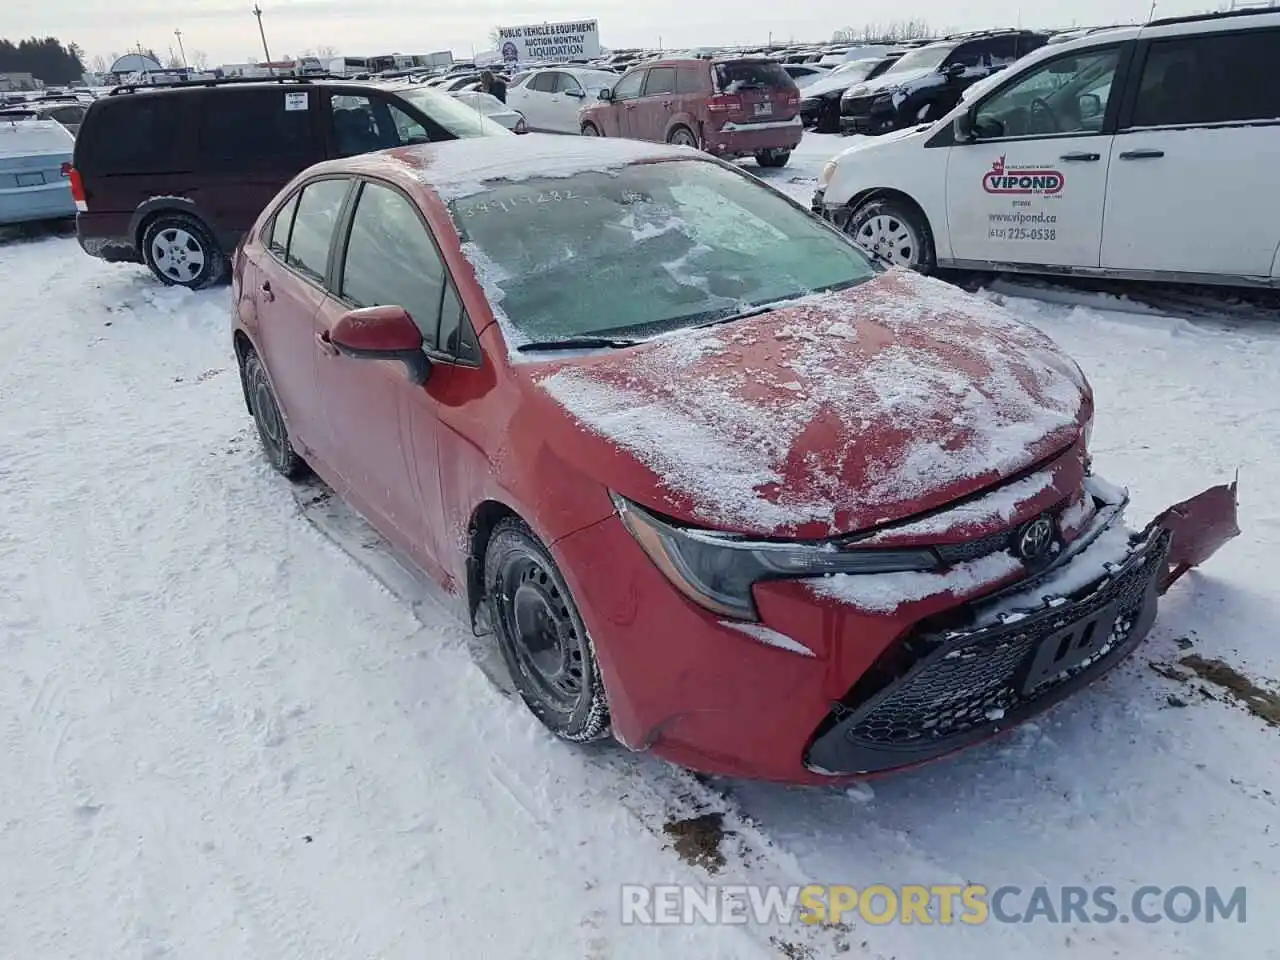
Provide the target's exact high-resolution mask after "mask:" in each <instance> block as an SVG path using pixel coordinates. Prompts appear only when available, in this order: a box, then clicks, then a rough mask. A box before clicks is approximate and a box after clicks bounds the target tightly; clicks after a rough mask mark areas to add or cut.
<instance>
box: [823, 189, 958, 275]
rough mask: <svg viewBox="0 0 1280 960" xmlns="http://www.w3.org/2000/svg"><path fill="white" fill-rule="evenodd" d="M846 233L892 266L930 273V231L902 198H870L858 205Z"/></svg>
mask: <svg viewBox="0 0 1280 960" xmlns="http://www.w3.org/2000/svg"><path fill="white" fill-rule="evenodd" d="M844 229H845V233H847V234H849V236H850V237H852V238H853V240H854V242H855V243H856V244H857V245H858V246H860V247H862V249H863V250H865V251H866V252H867V253H868V254H870V255H871V256H872V257H874V258H875V259H876V260H879V261H880V262H881V263H886V264H888V265H890V266H894V267H908V268H910V269H912V270H917V271H919V272H920V273H932V272H933V269H934V267H935V265H936V259H935V253H934V248H933V232H932V231H931V230H930V229H929V222H928V221H927V220H926V219H925V218H924V216H923V215H921V214H920V213H919V212H918V211H917V210H916V209H915V207H913V206H912V205H911V204H909V203H904V202H903V201H901V200H869V201H867V202H866V203H863V204H861V205H860V206H858V207H857V208H856V209H855V210H854V211H853V214H852V216H850V217H849V221H848V223H846V224H845V228H844Z"/></svg>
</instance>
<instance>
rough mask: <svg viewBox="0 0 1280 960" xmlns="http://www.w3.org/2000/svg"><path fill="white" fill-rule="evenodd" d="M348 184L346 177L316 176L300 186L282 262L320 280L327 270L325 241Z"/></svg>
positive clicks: (334, 221)
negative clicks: (287, 251) (296, 209)
mask: <svg viewBox="0 0 1280 960" xmlns="http://www.w3.org/2000/svg"><path fill="white" fill-rule="evenodd" d="M350 184H351V181H349V180H317V181H315V182H314V183H309V184H307V185H306V186H305V187H303V188H302V199H300V200H299V201H298V212H297V213H296V214H295V216H294V218H293V233H292V234H291V235H290V236H289V254H288V257H287V259H286V262H287V263H288V264H289V266H291V267H293V268H294V269H296V270H297V271H299V272H300V273H303V274H306V275H307V276H309V277H311V278H312V279H313V280H320V281H323V280H324V278H325V274H326V273H327V272H328V265H329V244H330V242H331V241H332V240H333V228H334V226H335V225H336V224H337V222H338V214H339V213H340V212H341V211H342V202H343V201H344V200H345V199H346V198H347V188H348V187H349V186H350Z"/></svg>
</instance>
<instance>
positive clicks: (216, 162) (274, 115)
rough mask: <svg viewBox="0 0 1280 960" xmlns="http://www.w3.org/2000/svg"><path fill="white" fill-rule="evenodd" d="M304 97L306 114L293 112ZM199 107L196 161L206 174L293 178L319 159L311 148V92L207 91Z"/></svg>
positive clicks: (312, 98)
mask: <svg viewBox="0 0 1280 960" xmlns="http://www.w3.org/2000/svg"><path fill="white" fill-rule="evenodd" d="M303 97H305V98H307V99H306V104H307V108H306V109H297V107H298V106H299V101H300V99H301V98H303ZM201 101H202V102H201V105H200V133H199V143H200V159H201V166H202V167H204V168H205V169H207V170H210V171H213V172H222V173H250V172H262V171H267V170H278V171H282V172H286V173H296V172H297V171H298V170H301V169H302V168H303V167H306V166H309V165H310V164H311V163H312V162H314V161H315V160H319V159H321V157H320V156H319V155H318V154H319V151H316V150H315V149H314V147H313V144H312V133H311V129H312V127H311V111H312V110H314V109H316V96H315V94H314V93H312V92H311V91H308V90H294V89H292V88H290V87H285V88H284V89H278V88H277V89H270V90H262V89H258V90H244V89H241V90H236V89H234V88H225V87H224V88H222V89H217V88H214V89H212V90H209V91H207V92H206V93H205V94H204V96H203V97H202V98H201ZM286 107H292V108H293V109H286ZM313 154H315V155H314V156H313Z"/></svg>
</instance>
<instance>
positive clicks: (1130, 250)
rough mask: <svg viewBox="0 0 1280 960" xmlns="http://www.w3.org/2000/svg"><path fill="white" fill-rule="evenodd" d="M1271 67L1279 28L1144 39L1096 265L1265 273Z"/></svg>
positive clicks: (1271, 171)
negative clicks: (1131, 105) (1100, 261)
mask: <svg viewBox="0 0 1280 960" xmlns="http://www.w3.org/2000/svg"><path fill="white" fill-rule="evenodd" d="M1209 26H1210V25H1209V24H1206V25H1205V28H1206V29H1208V28H1209ZM1213 26H1220V27H1223V28H1226V27H1230V26H1231V23H1230V21H1226V20H1224V21H1219V22H1218V23H1216V24H1214V25H1213ZM1277 64H1280V29H1269V30H1249V31H1240V30H1235V31H1231V30H1227V29H1222V30H1219V31H1217V32H1211V33H1202V34H1200V35H1198V36H1181V37H1170V38H1168V39H1156V40H1152V41H1151V42H1150V44H1149V45H1148V46H1147V48H1146V51H1145V56H1143V57H1142V67H1141V70H1140V71H1139V74H1138V76H1139V81H1138V91H1137V96H1136V98H1135V99H1134V102H1133V108H1132V110H1131V111H1130V113H1129V115H1128V116H1127V117H1123V118H1122V123H1121V127H1120V130H1119V131H1118V133H1117V134H1116V138H1115V143H1114V145H1113V146H1112V154H1111V176H1110V179H1109V181H1108V184H1107V202H1106V226H1105V228H1104V231H1103V240H1102V266H1104V267H1109V268H1113V269H1118V270H1139V271H1146V270H1152V271H1161V272H1169V271H1175V272H1183V273H1191V274H1213V275H1216V276H1221V277H1249V278H1261V277H1269V276H1270V274H1271V269H1272V261H1273V259H1274V257H1275V251H1276V244H1277V243H1278V242H1280V218H1277V217H1276V214H1275V210H1276V206H1275V201H1274V193H1275V191H1274V182H1275V171H1276V169H1277V162H1278V160H1277V158H1280V81H1277V80H1276V78H1275V71H1276V65H1277Z"/></svg>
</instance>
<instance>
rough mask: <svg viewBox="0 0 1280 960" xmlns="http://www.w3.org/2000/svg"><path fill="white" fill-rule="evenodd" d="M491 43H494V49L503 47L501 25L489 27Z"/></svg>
mask: <svg viewBox="0 0 1280 960" xmlns="http://www.w3.org/2000/svg"><path fill="white" fill-rule="evenodd" d="M489 43H490V44H492V45H493V49H495V50H498V49H500V48H501V47H502V30H501V28H499V27H491V28H490V29H489Z"/></svg>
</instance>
